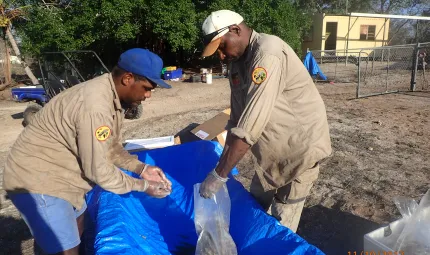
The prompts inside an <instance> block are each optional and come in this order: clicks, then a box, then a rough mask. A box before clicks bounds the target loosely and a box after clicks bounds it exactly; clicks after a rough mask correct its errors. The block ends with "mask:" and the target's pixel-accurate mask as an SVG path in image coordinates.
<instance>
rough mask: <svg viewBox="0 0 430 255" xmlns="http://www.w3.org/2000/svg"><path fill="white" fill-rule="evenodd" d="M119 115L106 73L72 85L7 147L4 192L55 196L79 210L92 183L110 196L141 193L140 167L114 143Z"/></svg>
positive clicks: (117, 143)
mask: <svg viewBox="0 0 430 255" xmlns="http://www.w3.org/2000/svg"><path fill="white" fill-rule="evenodd" d="M123 118H124V113H123V110H122V109H121V104H120V101H119V98H118V95H117V93H116V90H115V85H114V83H113V80H112V77H111V75H110V74H104V75H103V76H100V77H98V78H95V79H93V80H89V81H87V82H85V83H82V84H79V85H76V86H74V87H72V88H70V89H67V90H66V91H63V92H61V93H60V94H59V95H57V96H55V97H54V98H53V99H52V100H51V101H50V102H49V103H48V104H47V105H46V106H45V107H43V109H42V110H40V111H39V112H38V113H37V114H36V115H35V116H34V119H33V120H32V122H31V124H30V125H28V126H27V127H26V128H25V129H24V130H23V131H22V133H21V134H20V135H19V137H18V139H17V140H16V142H15V144H14V145H13V147H12V149H11V151H10V154H9V156H8V158H7V161H6V167H5V171H4V181H3V185H4V189H5V190H7V191H12V192H32V193H40V194H47V195H51V196H56V197H59V198H62V199H65V200H67V201H69V202H70V203H71V204H72V205H73V206H74V207H75V208H78V209H80V208H81V207H82V205H83V202H84V194H85V193H86V192H88V191H89V190H90V189H91V188H92V186H93V185H94V184H98V185H100V186H101V187H102V188H103V189H106V190H108V191H111V192H114V193H119V194H122V193H127V192H130V191H132V190H137V191H139V190H142V188H143V185H144V183H143V181H142V180H139V179H136V178H132V177H130V176H128V175H126V174H124V173H123V172H122V171H121V170H120V169H118V168H117V167H121V168H124V169H127V170H130V171H134V172H139V171H140V170H141V169H142V167H143V166H144V164H143V163H142V162H140V161H139V160H137V157H135V156H132V155H130V154H129V153H128V152H127V151H125V150H124V149H123V147H122V145H121V144H120V142H121V140H122V138H121V126H122V122H123Z"/></svg>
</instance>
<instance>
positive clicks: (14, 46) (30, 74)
mask: <svg viewBox="0 0 430 255" xmlns="http://www.w3.org/2000/svg"><path fill="white" fill-rule="evenodd" d="M6 35H7V38H9V43H10V45H11V46H12V49H13V51H14V52H15V55H16V57H17V58H18V59H19V60H20V61H21V65H22V66H23V67H24V70H25V73H26V74H27V76H28V77H29V78H30V79H31V83H33V85H36V84H38V83H39V81H38V80H37V78H36V76H34V74H33V72H32V71H31V69H30V67H29V66H28V65H27V63H25V62H24V60H22V59H21V57H20V56H21V52H20V51H19V48H18V45H17V44H16V41H15V38H13V35H12V33H11V32H10V27H7V28H6Z"/></svg>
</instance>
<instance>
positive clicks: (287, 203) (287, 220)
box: [250, 164, 319, 232]
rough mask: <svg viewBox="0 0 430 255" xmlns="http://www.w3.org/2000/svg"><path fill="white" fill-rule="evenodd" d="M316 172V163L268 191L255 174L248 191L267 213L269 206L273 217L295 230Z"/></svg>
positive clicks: (316, 176) (317, 167)
mask: <svg viewBox="0 0 430 255" xmlns="http://www.w3.org/2000/svg"><path fill="white" fill-rule="evenodd" d="M318 174H319V164H316V165H315V166H314V167H312V168H310V169H308V170H306V171H305V172H303V174H301V175H300V176H298V177H297V178H296V179H295V180H293V181H292V182H290V183H289V184H287V185H285V186H283V187H281V188H278V189H275V190H269V191H264V188H263V185H262V184H261V181H260V179H259V177H258V176H257V174H255V175H254V177H253V178H252V183H251V187H250V191H251V194H252V195H253V196H254V198H255V199H256V200H257V202H258V203H259V204H260V205H261V206H262V207H263V208H264V210H266V211H267V212H268V213H269V209H270V208H271V214H272V216H273V217H275V218H276V219H277V220H279V221H280V222H281V224H282V225H284V226H285V227H287V228H289V229H291V230H292V231H293V232H296V231H297V227H298V226H299V222H300V216H301V215H302V211H303V206H304V205H305V201H306V197H307V196H308V195H309V193H310V190H311V188H312V186H313V184H314V182H315V181H316V180H317V179H318Z"/></svg>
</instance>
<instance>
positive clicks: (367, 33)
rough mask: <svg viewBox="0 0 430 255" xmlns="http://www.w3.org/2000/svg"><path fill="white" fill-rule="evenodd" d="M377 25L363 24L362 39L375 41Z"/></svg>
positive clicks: (361, 28)
mask: <svg viewBox="0 0 430 255" xmlns="http://www.w3.org/2000/svg"><path fill="white" fill-rule="evenodd" d="M375 32H376V26H370V25H361V26H360V40H363V41H374V40H375Z"/></svg>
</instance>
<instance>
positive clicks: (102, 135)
mask: <svg viewBox="0 0 430 255" xmlns="http://www.w3.org/2000/svg"><path fill="white" fill-rule="evenodd" d="M110 133H111V132H110V128H109V127H107V126H101V127H99V128H97V130H96V138H97V140H99V141H106V140H107V139H108V138H109V136H110Z"/></svg>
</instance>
